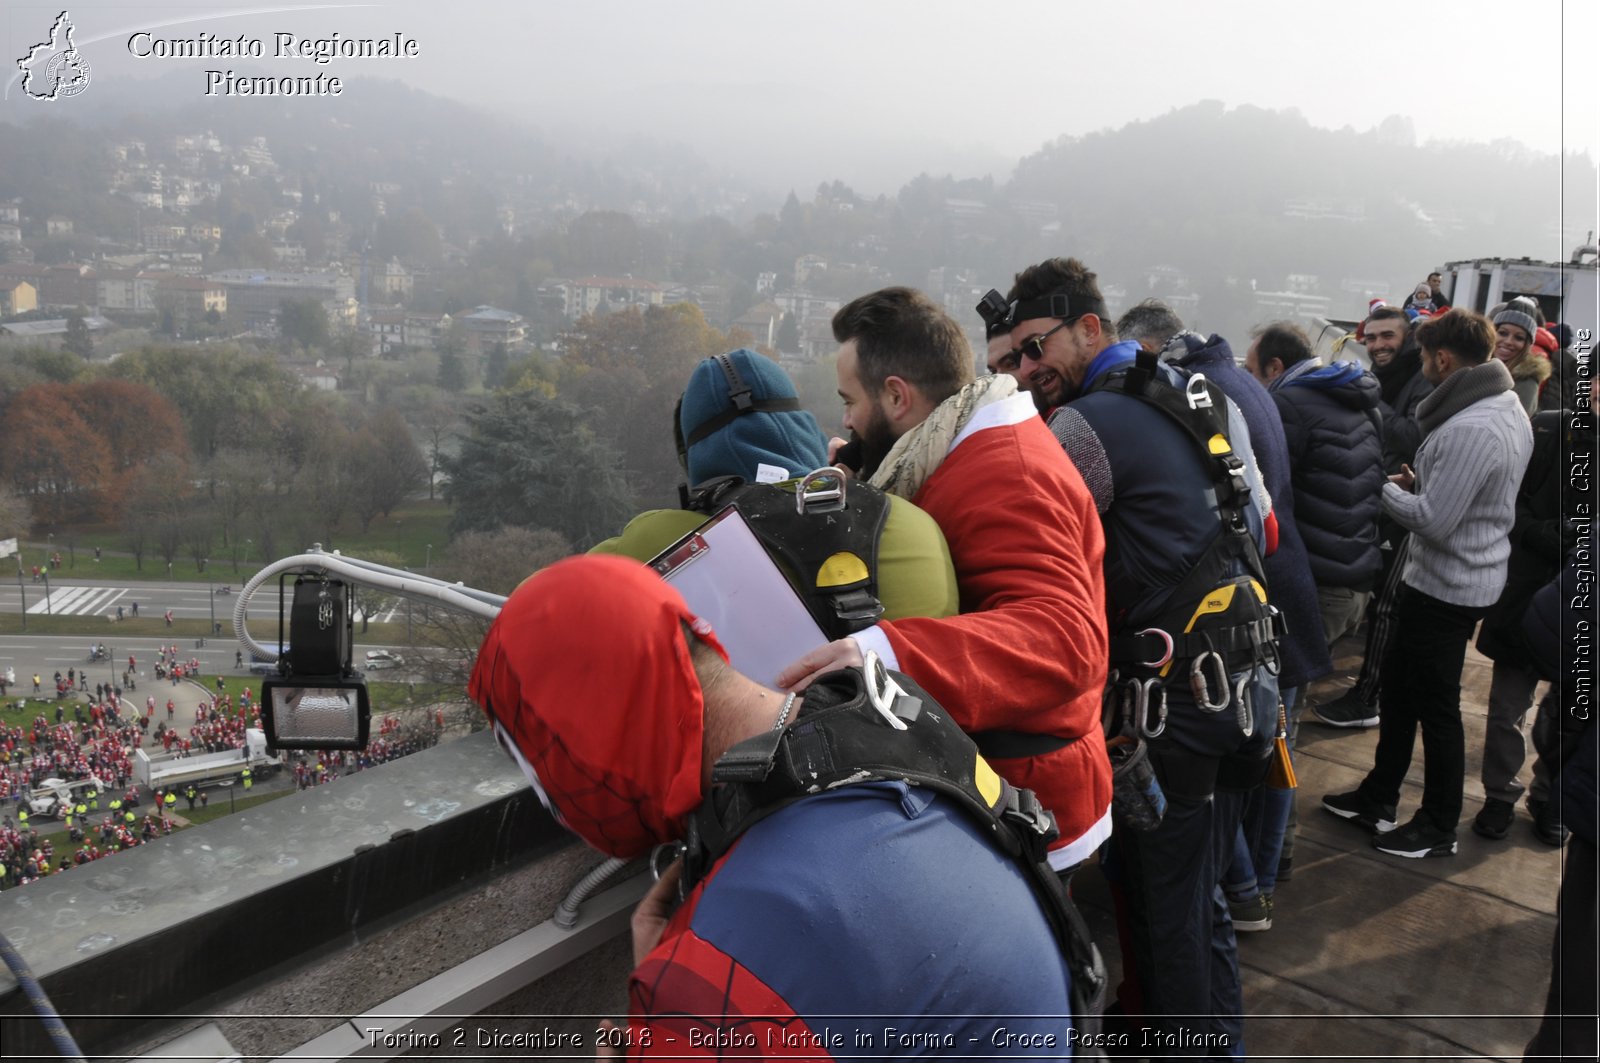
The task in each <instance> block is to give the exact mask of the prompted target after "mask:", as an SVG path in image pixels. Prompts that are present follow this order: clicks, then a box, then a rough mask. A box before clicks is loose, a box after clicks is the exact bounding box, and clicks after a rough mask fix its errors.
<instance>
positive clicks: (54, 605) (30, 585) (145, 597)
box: [0, 576, 406, 641]
mask: <svg viewBox="0 0 1600 1063" xmlns="http://www.w3.org/2000/svg"><path fill="white" fill-rule="evenodd" d="M230 579H231V577H230ZM241 586H243V583H242V581H238V580H233V581H232V582H229V583H220V582H219V583H216V584H205V583H183V582H165V581H139V582H126V583H124V582H112V581H108V580H99V581H96V580H94V579H92V578H76V577H61V578H57V577H56V576H51V577H50V581H49V584H48V593H46V587H47V585H46V584H45V582H44V581H42V580H41V581H40V582H38V583H34V582H32V581H31V580H28V579H24V580H23V581H22V583H21V585H20V586H19V585H18V583H17V582H16V581H15V580H14V579H13V580H12V581H11V582H9V583H6V582H0V613H16V612H21V611H23V603H24V602H26V604H27V609H26V612H27V615H28V616H47V615H48V616H82V617H103V618H105V619H107V620H114V619H116V618H117V610H118V609H119V608H120V609H121V610H122V611H123V615H127V614H129V613H131V612H132V611H133V605H134V603H136V602H137V603H138V605H139V615H140V616H141V617H156V618H159V617H160V616H161V615H162V613H164V612H166V610H168V609H171V610H172V615H173V616H174V617H178V618H181V619H191V620H193V619H210V620H215V621H216V622H217V623H220V624H221V625H222V628H223V631H224V632H225V633H228V634H229V635H230V637H231V632H232V630H233V609H234V603H235V602H236V601H237V600H238V598H237V594H238V591H239V588H240V587H241ZM222 587H227V588H230V592H229V593H226V594H219V593H217V590H218V589H219V588H222ZM249 608H250V612H249V617H250V621H251V627H250V630H251V633H252V634H256V635H257V637H258V638H261V639H262V640H263V641H266V637H267V636H266V634H265V633H266V632H267V631H268V630H269V629H268V628H266V627H261V626H260V625H273V628H272V630H275V625H276V623H277V618H278V586H277V583H276V581H271V580H269V581H268V582H267V583H265V584H263V585H262V587H261V588H260V590H258V591H257V592H256V594H255V595H254V596H253V597H252V598H251V599H250V607H249ZM405 608H406V607H405V602H404V601H402V600H401V599H400V598H397V597H392V596H391V597H388V598H386V599H385V600H384V601H383V602H382V604H381V605H379V606H378V607H377V608H376V609H374V610H373V613H372V619H373V620H374V621H376V622H380V623H387V622H390V621H394V620H400V621H404V620H405V616H406V613H405ZM360 619H361V617H360V615H359V613H358V614H357V616H356V620H357V621H358V622H359V621H360ZM257 632H262V634H257Z"/></svg>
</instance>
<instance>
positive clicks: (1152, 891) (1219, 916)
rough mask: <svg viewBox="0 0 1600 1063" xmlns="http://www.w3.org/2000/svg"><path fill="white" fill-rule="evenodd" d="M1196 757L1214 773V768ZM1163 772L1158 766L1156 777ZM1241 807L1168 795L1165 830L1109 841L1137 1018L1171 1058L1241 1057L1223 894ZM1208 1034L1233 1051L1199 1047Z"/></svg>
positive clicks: (1240, 1005) (1231, 801)
mask: <svg viewBox="0 0 1600 1063" xmlns="http://www.w3.org/2000/svg"><path fill="white" fill-rule="evenodd" d="M1191 711H1192V710H1191ZM1189 756H1191V757H1194V758H1196V762H1205V763H1208V764H1209V765H1210V767H1211V771H1212V772H1215V770H1216V765H1217V763H1218V759H1217V758H1205V757H1199V756H1198V755H1195V754H1189ZM1163 770H1164V768H1163V766H1161V765H1159V764H1158V766H1157V773H1158V775H1160V774H1161V773H1162V772H1163ZM1243 798H1244V794H1243V792H1242V791H1238V790H1228V789H1223V788H1220V787H1219V788H1217V789H1216V790H1215V791H1214V792H1213V793H1212V794H1211V795H1210V796H1207V797H1199V796H1183V795H1180V794H1178V793H1176V792H1169V793H1168V794H1167V813H1166V815H1165V816H1164V817H1163V818H1162V820H1161V826H1159V827H1157V828H1156V829H1155V830H1153V831H1149V832H1140V831H1136V830H1128V829H1119V830H1118V831H1117V832H1116V833H1115V834H1114V835H1113V836H1112V839H1111V843H1110V848H1111V849H1112V850H1114V857H1113V859H1114V862H1115V875H1116V879H1117V881H1118V883H1119V885H1120V886H1121V889H1122V894H1123V899H1124V900H1125V901H1126V916H1127V928H1128V932H1129V933H1128V938H1129V941H1128V944H1129V945H1130V946H1131V950H1132V955H1131V956H1125V957H1124V965H1123V966H1124V971H1125V972H1127V973H1128V974H1129V976H1130V978H1131V980H1132V981H1133V982H1134V983H1135V984H1136V985H1137V988H1138V993H1139V996H1140V998H1141V999H1140V1000H1139V1001H1138V1002H1137V1005H1138V1006H1137V1008H1136V1010H1138V1011H1140V1012H1142V1015H1143V1018H1144V1021H1145V1023H1146V1024H1147V1025H1148V1026H1149V1027H1150V1028H1151V1029H1153V1030H1155V1031H1158V1033H1159V1035H1164V1036H1165V1037H1168V1038H1172V1040H1170V1041H1168V1042H1167V1047H1164V1048H1163V1049H1162V1052H1163V1053H1169V1054H1167V1055H1165V1058H1169V1059H1176V1058H1183V1059H1189V1058H1199V1059H1236V1058H1241V1057H1242V1056H1243V1054H1244V1026H1243V1021H1242V1015H1243V1010H1244V1001H1243V996H1242V993H1241V990H1240V985H1239V967H1238V944H1237V940H1236V939H1235V937H1234V933H1233V922H1232V920H1230V919H1229V918H1228V905H1227V899H1226V898H1225V897H1224V896H1223V894H1222V890H1221V888H1220V885H1219V884H1220V882H1221V879H1222V869H1223V867H1224V865H1225V864H1226V863H1227V860H1228V854H1229V852H1230V850H1231V845H1232V839H1233V837H1234V835H1235V834H1236V833H1237V831H1238V829H1239V815H1240V811H1241V807H1242V805H1243ZM1129 960H1131V962H1128V961H1129ZM1202 1033H1203V1034H1211V1035H1214V1036H1215V1035H1220V1038H1219V1039H1223V1040H1225V1041H1226V1044H1225V1045H1213V1046H1211V1047H1203V1046H1202V1045H1196V1044H1193V1043H1192V1042H1193V1041H1194V1040H1196V1039H1195V1038H1193V1037H1192V1035H1194V1034H1202ZM1184 1034H1188V1035H1191V1037H1189V1038H1184V1037H1183V1035H1184ZM1185 1041H1188V1042H1190V1043H1188V1044H1185Z"/></svg>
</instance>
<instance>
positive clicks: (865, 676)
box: [681, 654, 1106, 1031]
mask: <svg viewBox="0 0 1600 1063" xmlns="http://www.w3.org/2000/svg"><path fill="white" fill-rule="evenodd" d="M831 698H839V699H841V700H839V701H837V702H834V703H831V704H828V703H826V702H828V701H829V700H830V699H831ZM711 778H712V782H713V783H714V784H715V785H714V786H713V787H712V789H711V791H710V793H709V794H708V795H707V797H706V800H705V802H704V803H703V804H702V805H701V806H700V808H699V809H698V810H697V811H696V812H695V813H694V814H693V815H692V816H691V817H690V819H689V824H688V829H687V832H686V834H685V837H684V854H683V868H684V871H683V882H682V886H681V891H682V893H683V895H684V896H687V895H688V893H689V891H690V890H691V889H693V888H694V886H695V884H696V883H697V882H699V881H700V880H701V879H702V878H704V877H705V875H706V874H707V873H708V872H709V871H710V870H711V868H712V867H713V866H714V865H715V864H716V862H717V861H718V860H719V859H720V858H721V857H722V856H723V854H725V853H726V852H728V850H729V849H731V848H732V847H733V845H734V843H735V842H736V841H738V839H739V837H740V835H742V834H743V833H744V832H745V831H747V830H749V829H750V828H751V827H752V826H754V825H755V824H757V823H759V822H761V821H762V820H763V819H765V818H767V817H768V816H770V815H772V814H773V813H775V812H778V811H779V810H781V809H783V808H786V807H788V806H789V805H791V804H793V803H794V802H796V801H801V800H804V799H805V798H806V797H807V796H810V795H813V794H819V793H823V792H825V791H827V790H831V789H834V788H836V787H840V786H851V785H855V784H858V783H866V782H877V781H903V782H907V783H910V784H911V785H913V786H923V787H927V788H928V789H930V790H933V791H935V792H937V793H939V794H942V795H944V796H946V797H949V798H951V799H952V800H953V801H954V802H955V803H956V804H957V805H959V806H960V807H961V808H962V809H964V810H965V811H966V813H967V814H968V815H969V816H970V817H972V819H973V820H974V821H976V823H977V824H978V825H979V827H980V828H981V830H982V832H983V833H984V834H985V836H987V837H989V838H990V839H992V840H993V843H994V844H995V846H996V847H997V848H998V849H999V850H1000V851H1001V852H1003V853H1004V854H1005V855H1006V856H1007V857H1009V858H1011V859H1012V860H1014V861H1015V862H1016V864H1017V866H1018V867H1020V868H1021V869H1022V870H1023V872H1024V877H1025V878H1026V879H1027V880H1028V883H1029V885H1030V886H1031V887H1032V889H1033V891H1034V893H1035V895H1036V896H1037V898H1038V900H1039V904H1040V907H1041V908H1042V909H1043V910H1044V912H1045V914H1046V916H1047V917H1048V919H1049V921H1050V926H1051V930H1052V931H1053V932H1054V935H1055V938H1056V942H1057V944H1058V946H1059V947H1060V949H1061V953H1062V955H1063V956H1064V957H1065V958H1066V960H1067V965H1068V969H1069V971H1070V972H1071V974H1072V995H1073V1014H1074V1015H1075V1016H1076V1017H1077V1023H1078V1029H1079V1030H1080V1031H1084V1030H1086V1029H1089V1028H1090V1026H1089V1024H1091V1023H1096V1022H1097V1020H1098V1016H1099V1013H1100V1003H1101V1001H1102V1000H1103V995H1104V989H1105V984H1106V974H1105V967H1104V964H1103V963H1102V962H1101V959H1100V953H1099V950H1098V949H1097V948H1096V947H1095V945H1094V942H1093V941H1092V940H1091V939H1090V937H1089V931H1088V927H1087V926H1086V925H1085V924H1084V921H1083V917H1082V915H1081V914H1079V912H1078V909H1077V906H1076V905H1074V904H1073V902H1072V898H1071V897H1070V896H1068V894H1067V891H1066V889H1065V888H1064V887H1063V886H1062V883H1061V880H1060V878H1059V877H1058V876H1057V874H1056V872H1055V871H1054V870H1052V869H1051V867H1050V864H1049V861H1048V859H1047V857H1046V852H1047V850H1048V848H1049V845H1050V843H1051V842H1052V841H1054V840H1055V839H1056V837H1057V836H1058V831H1057V828H1056V822H1055V817H1054V816H1053V815H1052V814H1051V813H1050V812H1049V811H1048V810H1046V809H1045V808H1044V807H1043V806H1041V805H1040V804H1039V799H1038V798H1037V797H1035V796H1034V793H1033V791H1031V790H1025V789H1017V788H1016V787H1013V786H1012V785H1011V784H1009V783H1007V782H1006V781H1005V780H1004V779H1002V778H1001V777H1000V776H999V775H997V774H996V773H995V771H994V769H993V768H991V767H990V766H989V763H988V762H987V761H986V760H984V759H983V756H982V755H981V754H980V753H979V752H978V750H977V747H976V746H974V745H973V743H972V740H971V739H970V738H968V737H967V736H966V735H965V734H963V733H962V731H961V729H960V728H959V727H957V726H956V724H955V722H954V721H953V720H951V719H950V717H949V715H948V714H947V713H945V712H944V710H943V709H941V708H940V707H939V706H938V704H937V703H936V702H934V700H933V699H932V698H931V697H929V696H928V694H927V693H926V692H925V691H923V690H922V689H921V688H920V687H918V686H917V685H916V683H914V682H912V681H911V680H910V679H909V678H907V677H906V676H904V675H901V674H900V673H898V672H889V671H888V670H887V669H885V668H884V667H883V664H882V662H881V661H880V660H879V659H878V657H877V655H876V654H868V657H867V662H866V664H865V666H864V667H863V668H861V669H849V670H846V671H840V672H834V673H832V674H830V675H827V676H824V677H823V678H822V679H820V680H818V681H817V683H815V684H813V686H812V688H811V693H810V694H808V696H807V700H806V702H805V703H804V705H803V706H802V709H801V712H800V714H799V716H798V717H796V718H795V719H794V720H793V721H792V722H790V723H789V724H788V725H787V726H784V727H782V728H780V729H777V730H773V731H769V732H766V733H764V734H760V735H757V736H755V737H754V738H749V739H746V740H745V741H743V742H740V743H739V744H737V745H735V746H733V747H732V748H730V749H729V750H728V751H727V752H726V753H724V754H723V755H722V756H721V757H720V758H719V759H718V760H717V762H716V764H715V766H714V767H713V769H712V775H711ZM907 888H913V886H912V884H908V887H907Z"/></svg>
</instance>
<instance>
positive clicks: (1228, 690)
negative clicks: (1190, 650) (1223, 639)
mask: <svg viewBox="0 0 1600 1063" xmlns="http://www.w3.org/2000/svg"><path fill="white" fill-rule="evenodd" d="M1208 659H1209V660H1214V661H1216V662H1217V670H1216V683H1215V684H1208V683H1207V682H1206V670H1205V664H1206V661H1207V660H1208ZM1229 678H1230V677H1229V675H1228V664H1227V662H1226V661H1224V660H1223V659H1222V654H1220V653H1218V652H1217V651H1216V650H1207V651H1206V652H1204V653H1202V654H1201V655H1200V656H1198V657H1196V658H1195V659H1194V660H1193V662H1191V663H1190V665H1189V690H1190V692H1192V693H1193V694H1194V701H1195V704H1196V705H1197V706H1198V707H1199V708H1200V709H1202V710H1203V711H1205V712H1221V711H1222V710H1223V709H1225V708H1227V707H1228V703H1229V702H1230V701H1232V700H1233V698H1232V694H1233V690H1232V687H1231V685H1230V684H1229ZM1213 685H1215V686H1217V687H1220V688H1221V689H1222V700H1221V701H1212V700H1211V686H1213Z"/></svg>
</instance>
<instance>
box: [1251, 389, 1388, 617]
mask: <svg viewBox="0 0 1600 1063" xmlns="http://www.w3.org/2000/svg"><path fill="white" fill-rule="evenodd" d="M1268 390H1269V391H1270V392H1271V393H1272V398H1273V400H1274V401H1275V402H1276V403H1277V405H1278V413H1279V415H1280V416H1281V417H1282V418H1283V436H1284V442H1285V443H1286V444H1287V446H1288V450H1289V469H1290V472H1291V476H1292V480H1293V484H1294V512H1295V520H1296V522H1297V523H1298V524H1299V527H1300V537H1301V538H1302V539H1304V540H1305V544H1306V551H1307V552H1308V553H1309V554H1310V556H1311V574H1312V576H1313V577H1314V578H1315V579H1316V581H1317V585H1318V586H1319V587H1353V588H1355V589H1357V590H1367V589H1369V588H1370V587H1371V586H1372V583H1373V580H1374V579H1375V578H1376V577H1377V575H1378V571H1379V569H1381V568H1382V566H1383V559H1382V555H1381V554H1380V553H1379V552H1378V516H1379V514H1380V512H1381V511H1382V508H1383V506H1382V495H1383V484H1384V469H1383V433H1382V418H1381V416H1380V414H1379V412H1378V403H1379V387H1378V381H1377V378H1376V377H1374V376H1373V375H1372V374H1371V373H1370V372H1368V371H1366V370H1365V369H1362V368H1361V367H1360V366H1359V365H1357V364H1356V363H1354V362H1334V363H1333V364H1332V365H1326V366H1324V365H1318V364H1317V363H1316V362H1315V361H1312V360H1309V359H1308V360H1306V361H1303V362H1299V363H1296V364H1295V365H1294V366H1291V367H1290V368H1289V370H1288V371H1287V372H1285V373H1284V374H1282V375H1281V376H1279V377H1277V378H1276V379H1274V380H1273V381H1272V383H1271V385H1270V386H1269V388H1268Z"/></svg>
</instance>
